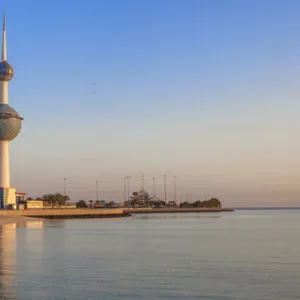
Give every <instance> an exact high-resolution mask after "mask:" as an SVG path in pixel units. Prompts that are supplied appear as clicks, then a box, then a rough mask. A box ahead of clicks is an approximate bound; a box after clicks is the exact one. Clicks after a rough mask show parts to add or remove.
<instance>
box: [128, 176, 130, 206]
mask: <svg viewBox="0 0 300 300" xmlns="http://www.w3.org/2000/svg"><path fill="white" fill-rule="evenodd" d="M127 196H128V201H129V200H130V176H127Z"/></svg>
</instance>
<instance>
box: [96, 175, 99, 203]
mask: <svg viewBox="0 0 300 300" xmlns="http://www.w3.org/2000/svg"><path fill="white" fill-rule="evenodd" d="M96 201H97V202H98V201H99V187H98V180H97V181H96Z"/></svg>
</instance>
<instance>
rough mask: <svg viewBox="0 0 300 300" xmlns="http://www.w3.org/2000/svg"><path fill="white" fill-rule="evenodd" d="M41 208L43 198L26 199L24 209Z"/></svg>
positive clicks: (42, 206)
mask: <svg viewBox="0 0 300 300" xmlns="http://www.w3.org/2000/svg"><path fill="white" fill-rule="evenodd" d="M32 208H35V209H41V208H44V201H43V200H26V203H25V209H32Z"/></svg>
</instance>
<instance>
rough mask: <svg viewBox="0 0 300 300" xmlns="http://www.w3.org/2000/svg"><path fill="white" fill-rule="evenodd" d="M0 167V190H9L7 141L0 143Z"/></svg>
mask: <svg viewBox="0 0 300 300" xmlns="http://www.w3.org/2000/svg"><path fill="white" fill-rule="evenodd" d="M0 166H1V168H0V188H9V187H10V176H9V175H10V174H9V141H0Z"/></svg>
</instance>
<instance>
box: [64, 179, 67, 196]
mask: <svg viewBox="0 0 300 300" xmlns="http://www.w3.org/2000/svg"><path fill="white" fill-rule="evenodd" d="M66 180H67V178H66V177H65V178H64V196H66Z"/></svg>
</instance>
